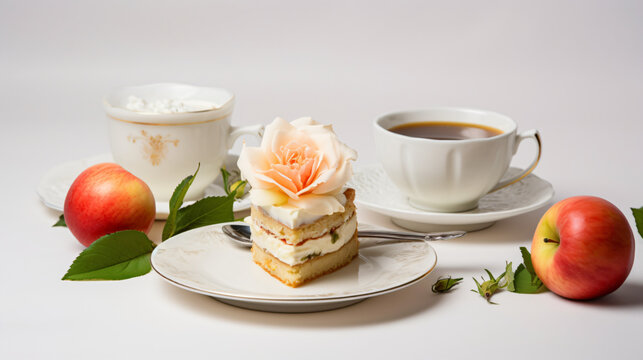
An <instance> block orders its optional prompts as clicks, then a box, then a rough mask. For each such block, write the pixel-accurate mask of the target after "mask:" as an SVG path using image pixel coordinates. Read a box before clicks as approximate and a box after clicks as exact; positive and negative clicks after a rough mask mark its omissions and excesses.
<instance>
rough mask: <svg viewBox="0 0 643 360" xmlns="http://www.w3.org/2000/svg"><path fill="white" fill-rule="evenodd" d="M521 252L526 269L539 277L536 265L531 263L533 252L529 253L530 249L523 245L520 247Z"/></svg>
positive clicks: (533, 275)
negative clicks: (535, 268)
mask: <svg viewBox="0 0 643 360" xmlns="http://www.w3.org/2000/svg"><path fill="white" fill-rule="evenodd" d="M520 253H521V254H522V262H523V264H525V269H527V271H529V273H530V274H531V276H532V277H536V278H537V277H538V275H536V271H535V270H534V265H533V264H532V263H531V254H530V253H529V250H527V248H526V247H524V246H521V247H520Z"/></svg>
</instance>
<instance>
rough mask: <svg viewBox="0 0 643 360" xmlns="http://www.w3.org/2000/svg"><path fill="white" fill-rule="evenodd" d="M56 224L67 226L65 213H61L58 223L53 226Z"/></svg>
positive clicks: (54, 225)
mask: <svg viewBox="0 0 643 360" xmlns="http://www.w3.org/2000/svg"><path fill="white" fill-rule="evenodd" d="M56 226H62V227H67V223H66V222H65V214H60V217H59V218H58V221H56V223H55V224H53V225H52V227H56Z"/></svg>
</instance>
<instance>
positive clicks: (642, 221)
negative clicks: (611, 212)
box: [632, 207, 643, 237]
mask: <svg viewBox="0 0 643 360" xmlns="http://www.w3.org/2000/svg"><path fill="white" fill-rule="evenodd" d="M632 215H634V222H635V223H636V229H637V230H638V232H639V235H641V237H643V207H640V208H638V209H635V208H632Z"/></svg>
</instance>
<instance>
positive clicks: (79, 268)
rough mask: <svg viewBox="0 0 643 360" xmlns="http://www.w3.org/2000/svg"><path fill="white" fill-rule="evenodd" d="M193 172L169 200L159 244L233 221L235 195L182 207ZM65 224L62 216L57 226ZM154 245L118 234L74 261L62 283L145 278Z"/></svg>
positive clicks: (139, 235) (138, 235)
mask: <svg viewBox="0 0 643 360" xmlns="http://www.w3.org/2000/svg"><path fill="white" fill-rule="evenodd" d="M198 172H199V167H197V170H196V172H195V173H194V174H193V175H190V176H188V177H186V178H185V179H183V181H181V183H180V184H179V185H178V186H177V187H176V188H175V189H174V193H172V197H171V198H170V212H169V215H168V219H167V221H166V222H165V226H164V228H163V235H162V240H163V241H165V240H167V239H169V238H170V237H172V236H174V235H177V234H179V233H182V232H184V231H188V230H191V229H195V228H198V227H201V226H206V225H212V224H217V223H220V222H227V221H232V220H234V214H233V211H232V204H233V202H234V193H232V194H230V195H228V196H216V197H206V198H203V199H201V200H199V201H197V202H195V203H194V204H192V205H189V206H186V207H182V205H183V199H184V198H185V194H186V193H187V192H188V189H189V188H190V185H192V182H193V181H194V177H196V175H197V174H198ZM61 221H62V224H64V216H62V215H61V217H60V219H59V220H58V223H56V224H55V225H54V226H64V225H59V223H61ZM155 247H156V245H155V244H154V242H152V241H151V240H150V239H149V238H148V237H147V235H146V234H145V233H143V232H141V231H136V230H125V231H118V232H115V233H112V234H108V235H105V236H103V237H101V238H99V239H97V240H96V241H94V242H93V243H92V244H91V245H90V246H89V247H87V249H85V250H83V252H81V253H80V255H78V257H76V260H74V262H73V263H72V264H71V266H70V267H69V270H68V271H67V273H66V274H65V275H64V276H63V278H62V279H63V280H123V279H129V278H133V277H136V276H141V275H145V274H147V273H148V272H150V270H151V264H150V256H151V254H152V251H153V250H154V248H155Z"/></svg>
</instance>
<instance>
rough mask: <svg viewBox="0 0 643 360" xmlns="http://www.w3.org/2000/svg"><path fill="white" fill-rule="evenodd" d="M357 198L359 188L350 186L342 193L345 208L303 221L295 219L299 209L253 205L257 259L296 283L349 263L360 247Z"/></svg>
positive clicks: (286, 280)
mask: <svg viewBox="0 0 643 360" xmlns="http://www.w3.org/2000/svg"><path fill="white" fill-rule="evenodd" d="M354 198H355V191H354V190H353V189H347V190H346V191H345V192H344V193H343V194H340V196H338V201H340V203H342V204H343V206H344V211H341V212H336V213H333V214H330V215H324V216H322V217H320V218H319V219H316V220H314V221H312V222H303V223H301V221H297V222H292V219H293V218H295V219H296V218H298V217H296V216H292V215H293V213H297V212H298V210H299V209H293V208H289V207H286V208H283V207H268V208H266V207H257V206H254V205H253V206H252V210H251V217H252V224H251V229H252V241H253V245H252V258H253V260H254V261H255V262H256V263H257V264H258V265H259V266H261V267H262V268H263V269H264V270H266V271H267V272H268V273H270V275H272V276H274V277H275V278H277V279H279V280H280V281H281V282H283V283H284V284H286V285H288V286H293V287H296V286H299V285H301V284H303V283H305V282H306V281H309V280H312V279H315V278H317V277H319V276H321V275H324V274H327V273H330V272H333V271H335V270H337V269H339V268H341V267H342V266H344V265H346V264H348V263H349V262H351V260H353V259H354V258H355V257H356V256H357V252H358V249H359V242H358V240H357V216H356V214H355V205H354V204H353V200H354ZM284 223H288V225H286V224H284Z"/></svg>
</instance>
